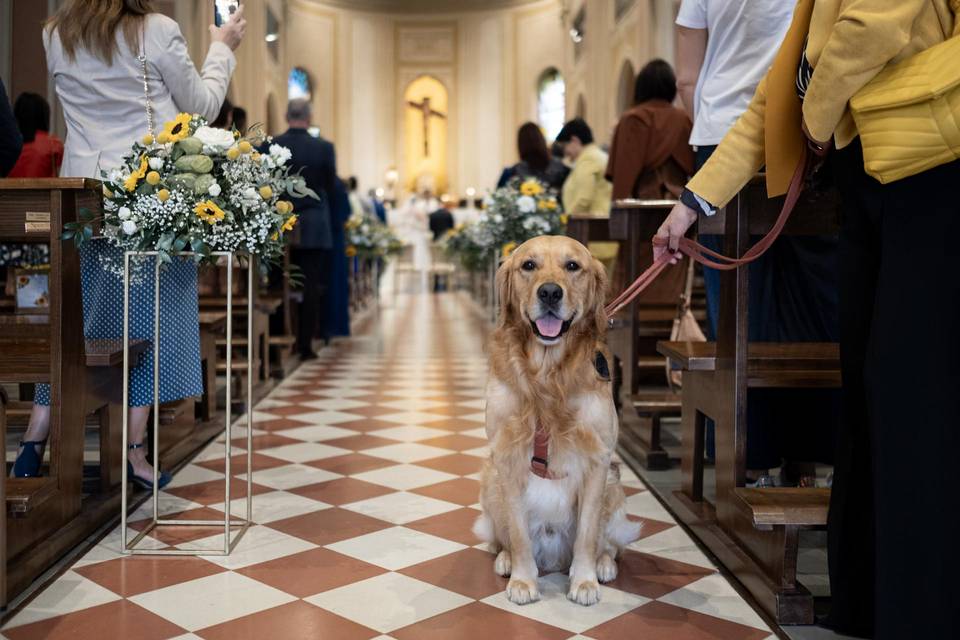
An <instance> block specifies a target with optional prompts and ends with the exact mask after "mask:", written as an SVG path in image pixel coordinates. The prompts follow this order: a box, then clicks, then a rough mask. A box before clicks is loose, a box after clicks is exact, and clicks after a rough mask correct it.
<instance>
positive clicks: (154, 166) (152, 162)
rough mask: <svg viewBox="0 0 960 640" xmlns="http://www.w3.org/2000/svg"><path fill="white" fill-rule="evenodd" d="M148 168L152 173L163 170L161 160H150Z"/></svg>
mask: <svg viewBox="0 0 960 640" xmlns="http://www.w3.org/2000/svg"><path fill="white" fill-rule="evenodd" d="M149 162H150V168H151V169H153V170H154V171H160V169H163V158H150V160H149Z"/></svg>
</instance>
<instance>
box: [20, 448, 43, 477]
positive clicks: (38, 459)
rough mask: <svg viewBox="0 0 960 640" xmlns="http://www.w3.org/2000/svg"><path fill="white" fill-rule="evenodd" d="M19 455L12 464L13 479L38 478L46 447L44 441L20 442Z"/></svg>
mask: <svg viewBox="0 0 960 640" xmlns="http://www.w3.org/2000/svg"><path fill="white" fill-rule="evenodd" d="M20 447H21V448H20V453H18V454H17V461H16V462H14V463H13V477H14V478H37V477H39V476H40V466H41V465H42V464H43V450H44V449H46V447H47V441H46V440H21V441H20Z"/></svg>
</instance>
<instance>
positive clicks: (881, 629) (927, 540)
mask: <svg viewBox="0 0 960 640" xmlns="http://www.w3.org/2000/svg"><path fill="white" fill-rule="evenodd" d="M835 159H836V161H837V162H836V165H835V166H836V177H837V180H838V186H839V187H840V190H841V194H842V196H843V208H842V216H843V220H842V232H841V244H840V247H841V248H840V253H841V258H840V275H841V278H840V331H841V339H840V349H841V359H842V366H843V398H844V406H843V417H844V420H843V426H842V428H841V432H840V434H839V438H838V440H839V442H838V449H837V455H836V466H835V471H834V481H833V492H832V494H831V503H830V517H829V526H828V537H829V559H830V586H831V592H832V610H831V614H830V618H829V619H828V621H827V624H828V625H830V626H833V627H835V628H837V629H838V630H841V631H847V632H849V633H856V634H857V635H864V636H868V635H870V634H871V632H872V633H873V634H875V637H876V638H879V639H881V640H888V639H890V640H893V639H896V640H902V639H907V638H956V637H958V634H960V624H958V622H957V621H956V616H957V605H958V604H960V596H958V593H957V587H956V580H957V575H958V574H960V561H958V555H957V550H956V540H957V535H958V531H957V522H958V517H957V512H958V502H960V500H958V499H957V497H956V494H954V493H953V488H954V487H953V481H954V479H955V478H954V475H953V472H954V469H953V465H954V464H956V456H957V455H958V452H960V437H958V433H960V277H958V264H960V201H958V199H957V197H956V190H957V187H958V185H960V162H953V163H951V164H948V165H943V166H940V167H938V168H935V169H931V170H929V171H926V172H924V173H923V174H920V175H917V176H913V177H910V178H906V179H903V180H900V181H897V182H894V183H891V184H888V185H881V184H880V183H879V182H877V181H876V180H874V179H873V178H870V177H869V176H867V175H866V174H865V173H864V170H863V157H862V150H861V148H860V145H859V142H856V143H854V144H852V145H851V146H850V147H848V148H846V149H843V150H841V151H839V152H838V153H837V156H836V158H835Z"/></svg>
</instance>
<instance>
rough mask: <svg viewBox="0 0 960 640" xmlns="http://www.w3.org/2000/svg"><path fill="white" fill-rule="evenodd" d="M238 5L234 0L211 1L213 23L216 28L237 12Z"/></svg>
mask: <svg viewBox="0 0 960 640" xmlns="http://www.w3.org/2000/svg"><path fill="white" fill-rule="evenodd" d="M239 4H240V3H239V2H237V1H236V0H213V21H214V23H215V24H216V25H217V26H218V27H222V26H223V24H224V23H225V22H226V21H227V20H229V19H230V16H232V15H233V14H234V13H236V12H237V6H238V5H239Z"/></svg>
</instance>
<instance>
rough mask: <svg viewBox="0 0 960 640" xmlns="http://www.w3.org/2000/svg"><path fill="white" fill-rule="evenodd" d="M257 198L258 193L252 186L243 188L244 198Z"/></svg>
mask: <svg viewBox="0 0 960 640" xmlns="http://www.w3.org/2000/svg"><path fill="white" fill-rule="evenodd" d="M259 198H260V194H259V193H257V190H256V189H254V188H253V187H247V188H246V189H244V190H243V199H244V200H258V199H259Z"/></svg>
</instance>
